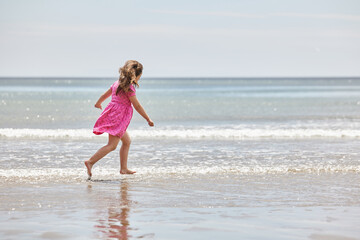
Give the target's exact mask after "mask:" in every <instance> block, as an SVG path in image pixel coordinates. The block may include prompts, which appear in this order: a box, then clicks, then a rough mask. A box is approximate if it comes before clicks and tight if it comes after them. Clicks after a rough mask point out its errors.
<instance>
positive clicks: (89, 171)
mask: <svg viewBox="0 0 360 240" xmlns="http://www.w3.org/2000/svg"><path fill="white" fill-rule="evenodd" d="M84 164H85V166H86V168H87V174H88V176H89V178H88V179H90V178H91V176H92V174H91V169H92V166H93V164H91V163H90V161H89V160H87V161H85V162H84Z"/></svg>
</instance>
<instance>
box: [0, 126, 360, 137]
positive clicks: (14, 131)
mask: <svg viewBox="0 0 360 240" xmlns="http://www.w3.org/2000/svg"><path fill="white" fill-rule="evenodd" d="M130 133H131V136H132V137H134V138H144V139H219V140H221V139H224V140H226V139H303V138H356V139H358V138H360V130H356V129H339V128H338V129H329V128H318V127H316V128H315V127H312V128H311V127H310V128H300V127H299V128H284V127H282V128H268V127H264V128H249V127H243V128H241V127H236V128H235V127H228V128H226V127H220V128H216V127H211V128H209V127H202V128H201V127H199V128H184V127H182V128H180V127H179V128H178V129H174V128H152V129H131V130H130ZM98 137H107V134H106V133H105V134H103V135H100V136H97V135H94V134H93V133H92V129H30V128H1V129H0V138H30V139H48V138H50V139H52V138H54V139H64V138H65V139H93V138H98Z"/></svg>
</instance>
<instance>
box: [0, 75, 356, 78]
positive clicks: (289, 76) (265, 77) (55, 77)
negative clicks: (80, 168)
mask: <svg viewBox="0 0 360 240" xmlns="http://www.w3.org/2000/svg"><path fill="white" fill-rule="evenodd" d="M3 78H90V79H97V78H118V77H114V76H96V77H87V76H0V79H3ZM142 78H144V79H146V78H148V79H154V78H159V79H164V78H214V79H215V78H227V79H229V78H263V79H266V78H360V75H359V76H181V77H175V76H159V77H156V76H155V77H147V76H145V77H142Z"/></svg>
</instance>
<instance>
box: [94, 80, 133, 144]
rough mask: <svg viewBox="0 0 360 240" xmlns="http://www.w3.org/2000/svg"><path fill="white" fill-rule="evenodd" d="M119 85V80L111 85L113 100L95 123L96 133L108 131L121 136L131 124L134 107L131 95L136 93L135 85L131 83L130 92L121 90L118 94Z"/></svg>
mask: <svg viewBox="0 0 360 240" xmlns="http://www.w3.org/2000/svg"><path fill="white" fill-rule="evenodd" d="M118 86H119V81H116V82H114V83H113V85H111V101H110V102H109V104H108V105H107V106H106V108H105V109H104V111H103V112H102V113H101V115H100V117H99V118H98V120H97V121H96V123H95V125H94V129H93V133H95V134H96V135H100V134H103V133H104V132H107V133H109V134H111V135H114V136H117V137H119V138H121V137H122V136H123V135H124V133H125V131H126V129H127V128H128V126H129V124H130V120H131V118H132V115H133V108H132V105H131V102H130V100H129V97H131V96H134V95H135V88H134V86H133V85H130V89H129V92H127V93H125V92H124V91H122V90H121V91H120V92H119V94H118V95H116V89H117V87H118ZM130 90H132V91H130Z"/></svg>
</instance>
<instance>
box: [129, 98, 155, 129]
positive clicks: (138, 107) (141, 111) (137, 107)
mask: <svg viewBox="0 0 360 240" xmlns="http://www.w3.org/2000/svg"><path fill="white" fill-rule="evenodd" d="M129 99H130V102H131V103H132V104H133V106H134V108H135V110H136V111H137V112H138V113H139V114H140V115H141V116H142V117H143V118H145V120H146V121H147V122H148V124H149V126H150V127H153V126H154V122H153V121H151V119H150V118H149V116H148V115H147V114H146V112H145V110H144V108H143V107H142V106H141V104H140V102H139V100H138V99H137V98H136V95H134V96H131V97H129Z"/></svg>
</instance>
